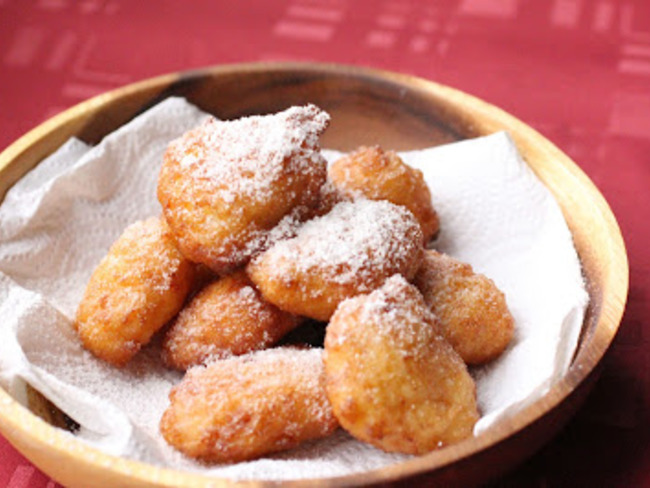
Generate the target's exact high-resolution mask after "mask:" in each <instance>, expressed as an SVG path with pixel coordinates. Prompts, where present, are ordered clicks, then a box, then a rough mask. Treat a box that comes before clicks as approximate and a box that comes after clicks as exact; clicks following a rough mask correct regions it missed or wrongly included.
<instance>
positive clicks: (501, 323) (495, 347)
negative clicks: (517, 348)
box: [413, 250, 514, 364]
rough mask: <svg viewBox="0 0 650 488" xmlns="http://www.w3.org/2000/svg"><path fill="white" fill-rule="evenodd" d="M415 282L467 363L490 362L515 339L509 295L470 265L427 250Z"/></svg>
mask: <svg viewBox="0 0 650 488" xmlns="http://www.w3.org/2000/svg"><path fill="white" fill-rule="evenodd" d="M413 283H414V284H415V286H416V287H417V288H418V289H419V290H420V291H421V292H422V295H423V296H424V300H425V302H426V303H427V305H428V306H429V307H430V309H431V310H432V311H433V312H434V313H435V314H436V315H437V316H438V318H439V319H440V325H441V332H442V334H443V335H444V336H445V338H446V339H447V340H448V341H449V342H450V344H451V345H452V346H453V347H454V349H456V351H457V352H458V354H460V356H461V357H462V358H463V360H464V361H465V362H466V363H468V364H481V363H485V362H487V361H490V360H492V359H494V358H496V357H497V356H499V355H500V354H501V353H502V352H503V351H504V350H505V348H506V347H507V346H508V344H509V343H510V341H511V340H512V337H513V335H514V320H513V318H512V315H511V314H510V311H509V310H508V305H507V303H506V298H505V295H504V294H503V292H501V291H500V290H499V289H498V288H497V286H496V285H495V284H494V282H493V281H492V280H490V279H489V278H487V277H486V276H484V275H482V274H478V273H474V271H473V270H472V267H471V266H470V265H469V264H466V263H462V262H460V261H458V260H456V259H454V258H452V257H450V256H447V255H445V254H441V253H439V252H437V251H434V250H427V251H426V254H425V257H424V259H423V262H422V266H421V267H420V270H419V271H418V273H417V275H416V277H415V279H414V281H413Z"/></svg>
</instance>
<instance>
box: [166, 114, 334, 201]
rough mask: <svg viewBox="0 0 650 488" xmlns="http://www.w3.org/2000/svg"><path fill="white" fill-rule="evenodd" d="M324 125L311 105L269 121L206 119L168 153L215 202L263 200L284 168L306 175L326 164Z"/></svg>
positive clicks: (258, 118) (262, 118) (255, 118)
mask: <svg viewBox="0 0 650 488" xmlns="http://www.w3.org/2000/svg"><path fill="white" fill-rule="evenodd" d="M328 122H329V115H328V114H327V113H326V112H323V111H321V110H320V109H318V108H317V107H316V106H315V105H307V106H305V107H291V108H289V109H287V110H285V111H284V112H280V113H278V114H275V115H273V116H261V115H256V116H251V117H244V118H241V119H237V120H232V121H219V120H217V119H215V118H210V119H208V120H207V121H206V122H204V123H203V124H202V125H201V126H199V127H198V128H197V129H195V130H193V131H191V132H189V133H188V134H187V135H186V136H184V137H182V138H180V139H177V140H176V141H174V142H173V143H172V144H171V145H170V148H169V151H170V152H171V153H172V154H174V159H175V160H177V161H178V164H180V166H181V168H183V169H184V170H186V171H188V172H189V174H190V175H191V177H192V179H193V182H194V183H199V184H201V185H204V186H205V187H206V190H209V191H211V192H212V193H213V198H215V199H218V200H219V201H220V202H222V203H224V204H235V203H236V202H238V201H241V200H242V199H243V200H246V199H252V200H264V199H265V198H267V196H269V197H270V196H271V195H272V192H271V189H272V187H273V186H274V184H275V182H277V181H278V180H279V179H280V178H282V177H283V176H284V175H286V172H287V165H288V164H290V165H293V167H292V168H291V169H290V171H291V172H293V173H296V174H311V173H313V172H314V171H315V168H316V166H318V165H325V160H324V158H323V157H322V155H321V154H320V152H319V151H318V150H317V149H318V147H319V144H318V136H319V135H320V133H321V132H322V131H323V130H324V129H325V127H326V126H327V124H328ZM260 161H263V162H264V164H260Z"/></svg>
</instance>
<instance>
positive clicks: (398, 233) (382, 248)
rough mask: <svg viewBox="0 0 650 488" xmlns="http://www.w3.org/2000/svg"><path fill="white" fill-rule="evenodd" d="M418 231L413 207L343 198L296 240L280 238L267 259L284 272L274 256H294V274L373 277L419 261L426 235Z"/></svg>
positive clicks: (345, 279) (353, 279)
mask: <svg viewBox="0 0 650 488" xmlns="http://www.w3.org/2000/svg"><path fill="white" fill-rule="evenodd" d="M415 234H418V235H421V231H420V228H419V225H418V224H417V222H416V221H415V219H414V218H413V215H412V214H411V213H410V212H409V211H408V210H405V209H404V208H402V207H399V206H397V205H393V204H391V203H389V202H387V201H373V200H367V199H363V198H361V199H358V200H355V201H353V202H341V203H339V204H337V205H336V206H335V207H334V208H333V209H332V211H331V212H330V213H328V214H326V215H325V216H323V217H319V218H316V219H313V220H310V221H308V222H307V223H305V225H304V226H302V227H301V228H300V229H299V230H298V233H297V235H296V237H295V238H294V239H290V240H285V241H280V242H278V243H276V245H275V246H273V247H272V248H271V249H270V250H269V251H268V252H267V253H266V254H265V255H264V257H263V259H269V261H268V262H267V265H268V266H269V268H270V269H277V270H278V271H279V272H281V269H282V267H281V266H277V267H275V265H274V261H276V262H278V263H280V262H282V261H285V262H286V261H287V260H290V261H292V262H294V264H295V266H296V267H295V268H294V269H292V270H291V272H292V273H293V272H297V273H311V272H314V270H319V272H323V273H326V274H327V279H328V280H329V281H331V282H335V283H340V284H348V283H358V282H365V281H368V282H370V281H371V280H367V278H368V277H370V276H376V275H378V274H382V273H385V272H386V270H387V269H405V268H408V264H407V263H409V262H411V261H417V257H418V253H419V243H420V242H421V240H422V239H421V237H417V238H413V236H414V235H415ZM414 256H416V259H414ZM287 279H290V278H289V277H287ZM361 291H369V290H363V289H362V290H361Z"/></svg>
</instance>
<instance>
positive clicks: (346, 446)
mask: <svg viewBox="0 0 650 488" xmlns="http://www.w3.org/2000/svg"><path fill="white" fill-rule="evenodd" d="M204 117H205V114H203V113H202V112H201V111H200V110H198V109H197V108H196V107H194V106H192V105H190V104H189V103H187V102H186V101H185V100H183V99H178V98H170V99H168V100H166V101H164V102H162V103H161V104H159V105H157V106H156V107H154V108H152V109H150V110H149V111H147V112H146V113H144V114H143V115H141V116H139V117H137V118H136V119H134V120H133V121H132V122H130V123H129V124H127V125H125V126H124V127H122V128H120V129H119V130H117V131H116V132H114V133H113V134H111V135H109V136H107V137H106V138H105V139H104V140H103V141H102V142H101V143H100V144H98V145H97V146H96V147H88V146H87V145H85V144H83V143H82V142H80V141H76V140H72V141H70V142H68V143H67V144H66V145H64V146H63V147H62V148H61V149H59V151H57V152H56V153H55V154H54V155H52V156H50V157H49V158H47V159H46V160H44V161H43V162H42V163H41V164H39V165H38V166H37V168H35V169H34V170H33V171H32V172H30V173H29V174H27V175H26V176H25V177H24V178H23V179H21V180H20V181H19V182H18V183H17V184H16V185H15V186H14V187H13V188H12V189H11V190H10V191H9V192H8V193H7V195H6V197H5V200H4V202H3V203H2V205H1V206H0V316H1V317H3V320H2V323H0V386H2V387H3V388H5V389H7V390H8V391H9V392H10V393H11V394H13V395H14V396H15V397H16V398H17V399H19V400H22V399H23V395H24V384H25V382H27V383H29V384H31V385H32V386H33V387H35V388H36V389H37V390H39V391H41V392H42V393H43V394H44V395H45V396H46V397H48V398H49V399H50V400H51V401H52V402H53V403H54V404H56V405H57V406H58V407H59V408H61V409H62V410H63V411H64V412H66V413H67V414H68V415H69V416H70V417H72V418H73V419H75V420H76V421H77V422H78V423H79V424H80V425H81V428H80V429H79V431H78V432H77V433H76V434H75V435H76V436H77V437H78V438H79V439H82V440H83V441H84V442H88V443H90V444H92V445H94V446H97V447H98V448H100V449H102V450H104V451H106V452H108V453H111V454H114V455H118V456H125V457H128V458H132V459H137V460H141V461H145V462H150V463H153V464H157V465H161V466H167V467H174V468H184V469H192V470H197V471H201V472H208V473H212V474H214V475H218V476H224V477H232V478H236V479H272V480H284V479H295V478H304V477H310V478H311V477H328V476H338V475H344V474H350V473H354V472H360V471H364V470H367V469H373V468H378V467H382V466H386V465H388V464H392V463H395V462H397V461H399V460H402V459H405V458H407V456H403V455H396V454H387V453H384V452H381V451H379V450H377V449H375V448H373V447H370V446H368V445H366V444H363V443H360V442H358V441H356V440H354V439H352V438H351V437H350V436H348V435H347V434H345V433H344V432H343V431H341V430H339V431H338V432H337V433H336V434H335V435H334V436H332V437H331V438H329V439H326V440H323V441H318V442H313V443H308V444H307V445H305V446H304V447H301V448H299V449H295V450H292V451H288V452H285V453H280V454H277V455H274V456H271V457H268V458H264V459H259V460H255V461H251V462H245V463H239V464H234V465H226V466H214V467H206V466H203V465H200V464H198V463H195V462H193V461H191V460H189V459H186V458H184V457H183V456H181V455H180V454H178V453H177V452H176V451H174V450H173V449H172V448H171V447H169V446H168V445H167V444H166V443H165V442H164V440H163V439H162V437H161V436H160V434H159V432H158V421H159V419H160V416H161V415H162V412H163V410H164V409H165V408H166V406H167V401H168V400H167V395H168V393H169V390H170V388H171V387H172V386H173V385H174V384H176V383H177V382H178V381H180V379H181V375H180V373H178V372H175V371H169V370H167V369H165V368H164V367H162V365H161V363H160V360H159V356H158V354H159V344H157V343H154V344H152V345H151V346H149V347H147V348H145V349H144V350H143V351H141V353H139V354H138V355H137V356H136V358H135V359H134V360H133V361H132V362H131V363H129V365H128V366H127V367H126V368H124V369H115V368H113V367H111V366H109V365H107V364H104V363H103V362H101V361H99V360H97V359H95V358H94V357H93V356H92V355H90V354H89V353H88V352H87V351H85V350H84V349H83V348H82V347H81V345H80V343H79V341H78V339H77V337H76V335H75V333H74V331H73V330H72V318H73V317H74V314H75V312H76V308H77V305H78V303H79V300H80V298H81V296H82V294H83V291H84V289H85V286H86V283H87V281H88V278H89V277H90V274H91V273H92V270H93V269H94V267H95V266H96V265H97V263H98V262H99V260H100V259H101V258H102V257H103V256H104V255H105V254H106V252H107V250H108V248H109V247H110V245H111V244H112V243H113V242H114V240H115V239H116V238H117V237H118V236H119V235H120V234H121V232H122V231H123V229H124V228H125V227H126V226H127V225H128V224H130V223H132V222H133V221H135V220H138V219H142V218H145V217H148V216H151V215H157V214H159V213H160V207H159V204H158V202H157V200H156V192H155V189H156V184H157V177H158V170H159V167H160V164H161V162H162V154H163V152H164V150H165V148H166V146H167V144H168V143H169V141H170V140H171V139H173V138H175V137H177V136H179V135H181V134H182V133H183V132H185V131H186V130H188V129H190V128H192V127H194V126H196V125H197V124H198V123H200V121H201V120H202V119H203V118H204ZM333 123H336V121H335V120H334V121H333ZM327 156H328V157H330V158H331V157H335V153H333V152H327ZM402 156H403V158H404V160H405V161H406V162H407V163H409V164H411V165H413V166H415V167H417V168H419V169H421V170H422V171H423V172H424V174H425V178H426V180H427V183H428V184H429V186H430V188H431V190H432V194H433V203H434V205H435V207H436V209H437V211H438V213H439V215H440V219H441V233H440V236H439V238H438V240H437V242H435V243H434V246H435V247H436V248H437V249H439V250H441V251H444V252H447V253H449V254H451V255H452V256H455V257H457V258H459V259H461V260H463V261H466V262H469V263H470V264H472V265H473V266H474V269H475V270H476V271H478V272H481V273H484V274H486V275H487V276H489V277H490V278H492V279H493V280H494V281H495V282H496V283H497V285H498V286H499V287H500V288H501V289H502V290H503V291H504V292H505V294H506V297H507V301H508V304H509V306H510V309H511V311H512V313H513V315H514V317H515V321H516V334H515V339H514V341H513V343H512V345H511V347H510V348H509V349H508V350H507V352H506V353H505V354H504V355H503V356H502V357H501V358H500V359H498V360H497V361H495V362H493V363H491V364H490V365H488V366H486V367H483V368H480V369H476V370H474V371H473V374H474V376H475V378H476V379H477V389H478V397H479V404H480V407H481V410H482V413H483V417H482V419H481V420H480V422H479V424H477V427H476V432H481V431H482V430H484V429H485V428H488V427H489V426H490V425H492V424H493V422H495V421H498V419H499V418H500V416H502V415H508V414H509V413H510V412H511V410H512V409H516V408H518V406H519V405H521V404H522V403H525V402H527V401H531V399H532V398H534V397H535V396H537V395H539V394H541V393H543V392H544V391H545V389H546V388H548V386H549V385H550V384H551V383H552V381H553V380H555V379H556V378H558V377H559V376H560V375H561V374H562V373H563V372H564V371H565V370H566V368H567V367H568V364H569V361H570V358H571V356H572V354H573V351H574V350H575V346H576V343H577V338H578V334H579V332H580V327H581V324H582V320H583V315H584V310H585V307H586V304H587V299H588V297H587V293H586V291H585V288H584V284H583V280H582V276H581V272H580V264H579V261H578V258H577V255H576V252H575V249H574V247H573V243H572V240H571V235H570V233H569V231H568V228H567V226H566V223H565V221H564V219H563V217H562V214H561V212H560V210H559V207H558V206H557V204H556V202H555V201H554V199H553V198H552V196H551V195H550V193H549V192H548V191H547V190H546V188H545V187H544V186H543V185H542V184H541V183H540V182H539V181H538V180H537V178H536V177H535V176H534V174H533V173H532V171H531V170H530V169H529V168H528V167H527V166H526V164H525V163H523V162H522V161H521V159H520V157H519V155H518V153H517V151H516V149H515V147H514V145H513V143H512V141H511V140H510V138H509V137H508V136H507V135H506V134H504V133H499V134H495V135H492V136H488V137H483V138H478V139H474V140H469V141H464V142H459V143H455V144H451V145H447V146H441V147H436V148H431V149H426V150H422V151H413V152H407V153H403V154H402ZM154 342H155V341H154ZM531 395H533V396H531ZM70 435H72V434H70Z"/></svg>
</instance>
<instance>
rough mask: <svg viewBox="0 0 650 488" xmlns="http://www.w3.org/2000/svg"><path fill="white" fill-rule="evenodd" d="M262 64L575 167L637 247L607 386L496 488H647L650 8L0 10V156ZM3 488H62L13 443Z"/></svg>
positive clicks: (465, 1)
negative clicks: (196, 71)
mask: <svg viewBox="0 0 650 488" xmlns="http://www.w3.org/2000/svg"><path fill="white" fill-rule="evenodd" d="M258 60H300V61H307V60H309V61H327V62H339V63H346V64H360V65H368V66H374V67H380V68H385V69H389V70H393V71H400V72H405V73H411V74H416V75H419V76H422V77H425V78H429V79H432V80H435V81H438V82H441V83H444V84H448V85H451V86H454V87H456V88H459V89H461V90H464V91H466V92H469V93H472V94H474V95H477V96H479V97H481V98H483V99H485V100H487V101H489V102H492V103H494V104H496V105H498V106H500V107H502V108H504V109H505V110H507V111H509V112H511V113H512V114H514V115H515V116H517V117H519V118H521V119H522V120H524V121H525V122H527V123H528V124H530V125H532V126H533V127H535V128H536V129H538V130H539V131H541V132H542V133H543V134H544V135H546V136H547V137H548V138H549V139H550V140H551V141H553V142H555V143H556V144H557V145H558V146H559V147H560V148H561V149H563V150H564V151H565V152H566V153H568V154H569V156H571V157H572V158H573V159H574V160H575V161H576V162H577V163H578V164H579V165H580V166H581V167H582V168H583V169H584V171H585V172H586V173H587V174H588V175H589V176H590V177H591V179H592V180H593V181H594V182H595V183H596V185H597V186H598V187H599V188H600V190H601V191H602V193H603V194H604V195H605V198H607V200H608V201H609V203H610V205H611V207H612V209H613V211H614V213H615V215H616V216H617V218H618V221H619V223H620V226H621V228H622V230H623V235H624V237H625V240H626V244H627V248H628V253H629V260H630V267H631V288H630V295H629V302H628V307H627V312H626V314H625V317H624V320H623V324H622V327H621V330H620V333H619V335H618V336H617V338H616V341H615V344H614V346H613V348H612V350H611V353H610V354H609V355H608V357H607V358H606V367H605V370H604V373H603V376H602V378H601V379H600V381H599V382H598V384H597V386H596V388H595V391H594V392H593V393H592V394H591V396H590V397H589V398H588V400H587V403H586V405H585V406H584V408H583V409H582V410H581V411H580V412H579V413H578V415H577V416H576V417H575V418H574V419H573V421H572V422H571V423H570V424H569V426H568V427H567V428H566V429H565V430H564V431H563V432H562V433H561V434H560V435H559V436H558V437H557V438H556V439H555V440H554V441H552V442H551V443H550V444H548V445H547V447H545V448H544V449H543V450H542V451H541V452H539V453H538V454H537V455H536V456H534V457H533V458H532V459H531V460H529V461H527V462H526V463H525V464H524V465H523V466H522V467H520V468H518V469H517V470H515V471H514V472H512V473H510V474H509V475H508V476H506V477H505V478H503V479H502V480H499V481H498V482H496V484H497V485H498V486H620V487H629V486H650V421H649V419H648V416H649V415H650V408H649V407H650V349H649V348H648V346H649V345H650V322H649V319H650V293H649V291H650V258H649V254H648V252H647V250H646V248H647V246H648V245H649V244H650V230H649V229H650V227H648V226H647V225H646V223H647V219H648V217H649V215H648V210H649V209H650V156H649V155H650V3H648V2H647V0H625V1H616V0H539V1H538V0H535V1H526V0H429V1H419V0H356V1H355V0H278V1H269V0H257V1H255V0H239V1H236V2H235V1H226V0H220V1H215V0H193V1H192V2H184V1H181V0H165V1H163V0H156V1H154V0H146V1H143V0H141V1H138V2H135V1H127V0H79V1H75V0H0V149H2V148H4V147H5V146H7V145H8V144H10V143H11V142H12V141H13V140H14V139H16V138H17V137H18V136H20V135H21V134H22V133H24V132H26V131H27V130H29V129H31V128H32V127H34V126H35V125H37V124H38V123H40V122H41V121H43V120H44V119H45V118H47V117H49V116H51V115H53V114H55V113H57V112H59V111H61V110H63V109H65V108H67V107H69V106H71V105H73V104H76V103H77V102H79V101H82V100H84V99H86V98H88V97H90V96H92V95H95V94H98V93H101V92H104V91H106V90H110V89H112V88H115V87H118V86H120V85H123V84H126V83H129V82H132V81H136V80H140V79H142V78H146V77H150V76H153V75H158V74H162V73H166V72H170V71H176V70H185V69H189V68H196V67H200V66H205V65H213V64H220V63H232V62H240V61H258ZM0 486H6V487H10V488H22V487H45V486H47V487H48V488H50V487H55V486H57V485H56V483H55V482H54V481H52V480H50V479H49V478H48V477H47V476H46V475H44V474H42V473H41V472H39V471H38V470H37V469H36V468H34V467H33V466H32V465H31V464H30V463H29V461H27V460H26V459H24V458H23V457H22V456H21V455H20V454H18V453H17V452H16V451H15V450H14V449H13V448H12V447H11V446H10V445H9V444H8V443H7V442H6V441H5V440H4V439H2V438H1V437H0Z"/></svg>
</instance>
